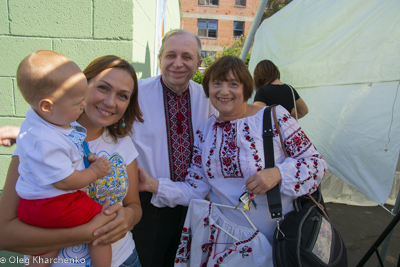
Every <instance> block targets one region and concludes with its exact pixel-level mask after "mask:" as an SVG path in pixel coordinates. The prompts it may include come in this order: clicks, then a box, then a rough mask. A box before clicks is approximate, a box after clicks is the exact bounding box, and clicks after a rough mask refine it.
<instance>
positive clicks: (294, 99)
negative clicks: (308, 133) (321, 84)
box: [288, 84, 299, 121]
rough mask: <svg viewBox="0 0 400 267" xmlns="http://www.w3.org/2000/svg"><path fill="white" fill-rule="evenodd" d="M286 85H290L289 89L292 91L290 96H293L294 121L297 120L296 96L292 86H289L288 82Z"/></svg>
mask: <svg viewBox="0 0 400 267" xmlns="http://www.w3.org/2000/svg"><path fill="white" fill-rule="evenodd" d="M288 86H289V87H290V90H291V91H292V96H293V105H294V114H295V116H296V121H298V120H299V118H298V117H297V106H296V98H295V97H294V91H293V87H292V86H290V85H289V84H288Z"/></svg>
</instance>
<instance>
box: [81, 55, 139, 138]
mask: <svg viewBox="0 0 400 267" xmlns="http://www.w3.org/2000/svg"><path fill="white" fill-rule="evenodd" d="M110 68H118V69H123V70H126V71H127V72H128V73H129V74H130V75H131V77H132V79H133V84H134V86H133V91H132V95H131V99H130V101H129V105H128V107H127V108H126V111H125V113H124V115H123V116H122V119H123V122H124V123H125V127H122V120H119V121H117V122H116V123H115V124H113V125H109V126H107V127H106V128H107V129H108V131H109V133H110V135H111V137H112V138H113V139H114V141H117V138H120V137H124V136H126V135H128V134H129V133H132V125H133V122H135V121H138V122H143V121H144V120H143V118H142V115H143V114H142V111H141V110H140V107H139V101H138V96H139V90H138V79H137V76H136V71H135V69H134V68H133V66H132V65H131V64H129V62H128V61H126V60H125V59H123V58H120V57H117V56H113V55H108V56H102V57H99V58H96V59H95V60H93V61H92V62H90V63H89V65H88V66H87V67H86V68H85V69H84V70H83V74H85V76H86V79H87V81H88V82H89V81H90V79H92V78H93V77H96V76H97V75H99V73H100V72H102V71H103V70H105V69H110Z"/></svg>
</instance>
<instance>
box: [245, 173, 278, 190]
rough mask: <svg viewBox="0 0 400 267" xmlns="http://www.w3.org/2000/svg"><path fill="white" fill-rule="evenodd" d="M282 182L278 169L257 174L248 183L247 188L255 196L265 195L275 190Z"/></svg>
mask: <svg viewBox="0 0 400 267" xmlns="http://www.w3.org/2000/svg"><path fill="white" fill-rule="evenodd" d="M281 180H282V177H281V173H280V171H279V169H278V168H277V167H274V168H270V169H264V170H262V171H259V172H256V173H255V174H253V175H252V176H250V177H249V179H247V181H246V188H247V190H248V191H249V192H251V193H253V194H259V195H262V194H265V193H266V192H267V191H269V190H271V189H272V188H274V187H275V186H276V185H277V184H278V183H279V182H280V181H281Z"/></svg>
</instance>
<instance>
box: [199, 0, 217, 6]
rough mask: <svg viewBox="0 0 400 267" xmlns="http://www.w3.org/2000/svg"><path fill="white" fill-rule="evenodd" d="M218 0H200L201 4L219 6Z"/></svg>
mask: <svg viewBox="0 0 400 267" xmlns="http://www.w3.org/2000/svg"><path fill="white" fill-rule="evenodd" d="M218 2H219V1H218V0H199V6H218Z"/></svg>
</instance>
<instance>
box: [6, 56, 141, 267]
mask: <svg viewBox="0 0 400 267" xmlns="http://www.w3.org/2000/svg"><path fill="white" fill-rule="evenodd" d="M83 72H84V74H85V76H86V78H87V80H88V88H87V91H86V94H85V102H86V107H85V111H84V113H82V114H81V116H80V117H79V118H78V120H77V121H78V122H79V124H81V125H82V126H84V127H85V128H86V129H87V137H86V139H85V140H86V141H87V142H88V146H89V149H90V150H91V152H92V153H94V154H96V155H98V156H105V157H107V158H108V159H109V160H110V162H111V165H112V168H111V169H112V174H110V175H107V176H105V177H103V178H102V179H99V180H97V181H96V182H95V183H93V184H91V185H89V186H88V187H87V188H85V192H86V193H87V194H88V195H89V197H91V198H93V199H94V200H96V201H97V202H98V203H100V204H103V210H104V214H105V215H104V214H99V215H96V217H94V218H93V219H92V220H91V221H90V222H89V223H87V224H84V225H81V226H78V227H74V228H68V229H44V228H38V227H34V226H31V225H27V224H24V223H23V222H21V221H20V220H19V219H18V217H17V206H18V202H19V197H18V195H17V194H16V192H15V183H16V181H17V179H18V163H19V161H18V157H17V155H14V156H13V158H12V160H11V164H10V167H9V171H8V175H7V180H6V183H5V185H4V189H3V192H2V194H1V198H0V213H1V217H0V236H1V237H2V238H1V239H0V250H9V251H14V252H17V253H22V254H29V255H35V254H40V253H44V252H47V251H50V250H54V249H60V248H62V249H61V250H60V253H59V255H58V256H57V258H56V261H54V264H53V265H52V266H91V262H90V258H89V254H88V251H87V244H86V243H90V242H93V244H95V245H102V244H112V252H113V255H112V264H111V266H132V267H133V266H134V267H140V262H139V259H138V256H137V253H136V248H135V243H134V241H133V239H132V234H131V232H130V230H132V228H133V227H134V225H136V224H137V223H138V222H139V220H140V218H141V216H142V209H141V206H140V200H139V191H138V169H137V163H136V157H137V155H138V153H137V151H136V148H135V146H134V145H133V142H132V140H131V139H130V137H129V136H128V134H129V133H130V132H131V130H132V125H133V122H134V121H139V122H143V120H142V113H141V111H140V108H139V105H138V83H137V76H136V72H135V70H134V68H133V67H132V65H130V64H129V63H128V62H127V61H126V60H124V59H122V58H119V57H116V56H103V57H100V58H97V59H95V60H94V61H92V62H91V63H90V64H89V65H88V66H87V67H86V69H85V70H84V71H83ZM3 129H4V128H3ZM4 132H6V133H12V132H17V131H16V128H13V127H10V129H9V130H8V131H7V130H6V129H5V131H3V133H4ZM7 138H10V140H12V139H13V138H12V137H10V136H9V135H7ZM7 144H9V145H10V144H12V141H10V142H7V143H6V145H7ZM17 150H18V149H17ZM110 202H111V203H110ZM110 204H111V205H112V206H110ZM114 204H115V205H114ZM118 204H120V205H118ZM121 205H122V206H121Z"/></svg>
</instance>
